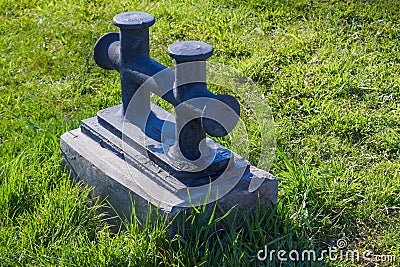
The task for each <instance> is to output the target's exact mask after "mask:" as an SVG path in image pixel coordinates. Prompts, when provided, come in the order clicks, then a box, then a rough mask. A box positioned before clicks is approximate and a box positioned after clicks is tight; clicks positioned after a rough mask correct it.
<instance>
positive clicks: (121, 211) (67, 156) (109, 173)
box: [61, 120, 278, 232]
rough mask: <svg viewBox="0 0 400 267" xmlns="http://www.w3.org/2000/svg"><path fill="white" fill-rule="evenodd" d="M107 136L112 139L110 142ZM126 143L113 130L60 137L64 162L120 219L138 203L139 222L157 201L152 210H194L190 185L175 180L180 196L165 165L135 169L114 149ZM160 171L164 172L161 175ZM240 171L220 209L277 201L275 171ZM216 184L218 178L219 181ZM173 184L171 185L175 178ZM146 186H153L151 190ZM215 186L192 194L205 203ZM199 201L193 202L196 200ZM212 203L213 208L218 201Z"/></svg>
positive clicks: (170, 212) (170, 213)
mask: <svg viewBox="0 0 400 267" xmlns="http://www.w3.org/2000/svg"><path fill="white" fill-rule="evenodd" d="M92 123H93V124H94V125H95V126H93V127H96V129H97V130H98V131H99V132H102V131H104V133H106V131H105V129H104V128H103V127H102V126H101V125H99V124H98V123H96V120H92ZM104 140H107V142H105V141H104ZM122 142H123V141H122V140H121V139H119V138H118V137H116V136H115V135H113V134H109V135H108V136H107V137H105V138H104V139H101V140H100V139H99V140H98V141H95V140H94V139H93V138H91V137H89V136H88V135H86V134H83V133H82V132H81V129H75V130H72V131H69V132H67V133H65V134H63V135H62V136H61V149H62V153H63V156H64V160H65V163H66V165H67V167H68V168H69V169H70V170H71V173H72V175H73V176H74V177H75V179H77V180H78V181H83V182H84V184H87V185H88V186H90V187H92V188H93V195H94V196H96V197H100V199H102V200H104V199H106V200H107V202H108V203H109V204H110V205H112V207H113V209H112V210H109V213H110V214H111V215H114V211H116V212H117V213H118V215H119V216H120V217H121V218H129V217H130V216H131V213H132V206H133V205H134V206H135V212H136V215H137V217H138V219H139V220H143V219H144V218H145V217H146V216H147V213H148V210H149V205H152V206H153V209H154V208H159V210H160V212H161V213H164V214H166V215H167V216H168V218H173V217H174V216H175V215H176V214H177V213H178V212H180V211H182V210H188V209H190V206H188V205H187V203H188V199H189V198H190V197H189V196H188V195H187V188H186V187H185V186H184V185H182V184H180V182H179V180H177V179H176V180H175V183H176V184H177V185H179V186H181V187H182V188H180V190H179V194H177V193H176V192H174V191H173V190H171V189H170V188H168V186H166V185H165V183H166V181H165V180H163V179H164V178H165V177H167V179H170V180H171V179H172V180H174V179H175V178H173V177H171V176H168V175H166V174H165V172H164V171H163V170H162V169H159V170H158V171H157V172H149V171H143V169H142V170H141V169H140V168H135V167H134V166H133V165H131V164H129V162H127V161H126V160H125V159H122V158H121V157H120V156H118V155H117V153H116V151H115V150H114V151H113V150H110V149H109V147H110V146H122V145H123V144H122ZM118 143H119V144H118ZM139 155H140V153H137V154H136V155H133V156H134V157H135V156H136V157H138V156H139ZM125 156H127V155H125ZM131 156H132V155H131ZM236 161H237V162H236V163H237V164H241V161H243V159H241V158H240V157H239V158H237V159H236ZM238 162H239V163H238ZM148 163H149V161H148ZM153 167H154V166H153ZM155 173H158V174H161V175H158V176H157V175H155ZM235 173H236V172H235V171H232V177H231V178H232V179H228V180H227V181H228V183H229V180H233V181H237V183H236V184H233V188H232V189H231V190H230V191H229V192H227V193H226V194H225V195H223V196H222V197H221V198H220V199H218V200H217V203H218V204H217V205H218V207H219V209H220V210H221V212H224V211H225V212H226V211H228V210H229V209H231V208H232V207H235V209H243V210H245V211H251V210H252V208H253V207H254V206H255V205H256V204H257V201H261V203H263V204H265V205H266V206H269V205H271V204H275V203H276V202H277V192H278V181H277V179H276V178H275V177H274V176H272V175H271V174H270V173H268V172H265V171H263V170H260V169H258V168H256V167H254V166H250V167H249V168H248V170H247V171H245V172H244V173H242V172H239V174H242V175H241V177H240V179H236V178H235V177H233V176H234V175H235ZM260 178H262V179H264V180H263V182H262V184H261V185H260V186H259V187H258V188H257V190H255V191H253V192H251V190H249V186H250V182H251V180H252V179H260ZM139 181H140V182H143V183H145V185H144V184H138V182H139ZM214 182H215V181H214ZM216 182H218V179H217V180H216ZM168 183H169V184H170V183H171V181H169V182H168ZM226 183H227V182H226V181H222V184H220V185H218V183H215V184H213V186H214V188H215V190H217V191H218V188H222V189H223V188H224V187H227V186H229V187H231V186H232V185H227V184H226ZM146 189H148V190H147V191H146ZM149 190H150V191H149ZM215 190H214V191H212V190H211V192H210V191H209V190H208V191H204V190H203V191H201V192H200V194H203V195H196V196H193V197H195V198H196V200H199V201H197V203H202V201H203V200H204V201H205V200H206V199H209V198H213V197H214V198H216V194H218V192H217V191H215ZM221 191H222V190H221ZM197 194H199V193H197ZM213 194H214V195H213ZM160 196H162V197H160ZM160 199H161V201H160ZM163 200H164V201H163ZM165 200H167V201H165ZM196 200H194V201H193V203H196ZM182 205H183V206H182ZM208 205H210V206H213V205H214V203H209V204H208ZM177 223H178V222H177ZM175 228H176V225H173V226H172V232H174V229H175Z"/></svg>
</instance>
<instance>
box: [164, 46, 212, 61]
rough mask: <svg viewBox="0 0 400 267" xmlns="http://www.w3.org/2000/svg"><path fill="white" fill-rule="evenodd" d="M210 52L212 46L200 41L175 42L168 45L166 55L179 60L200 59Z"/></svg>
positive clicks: (206, 56) (209, 54) (207, 55)
mask: <svg viewBox="0 0 400 267" xmlns="http://www.w3.org/2000/svg"><path fill="white" fill-rule="evenodd" d="M212 54H213V48H212V46H211V45H209V44H206V43H204V42H200V41H182V42H176V43H173V44H172V45H170V46H169V47H168V55H170V56H171V57H172V58H173V59H175V60H176V61H179V62H188V61H202V60H206V59H207V58H209V57H210V56H211V55H212Z"/></svg>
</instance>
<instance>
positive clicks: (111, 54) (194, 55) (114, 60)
mask: <svg viewBox="0 0 400 267" xmlns="http://www.w3.org/2000/svg"><path fill="white" fill-rule="evenodd" d="M113 22H114V24H115V25H116V26H118V27H119V28H120V33H116V32H112V33H108V34H105V35H104V36H102V37H101V38H100V39H99V40H98V42H97V43H96V45H95V48H94V58H95V61H96V63H97V64H98V65H99V66H100V67H102V68H103V69H107V70H117V71H118V72H119V73H120V77H121V89H122V107H123V114H122V115H124V116H125V117H126V118H127V119H129V121H131V122H132V123H134V124H136V125H137V126H139V127H140V128H141V129H142V130H143V131H144V132H145V133H146V135H147V136H148V137H150V138H154V139H156V140H158V141H161V137H160V135H161V134H162V133H161V131H162V129H163V127H161V129H156V130H154V129H152V128H154V127H156V128H159V127H157V126H154V125H160V124H158V123H154V122H152V120H153V121H156V120H157V116H156V115H155V114H154V113H153V112H152V111H151V104H150V93H154V94H156V95H158V96H159V97H161V98H163V99H164V100H166V101H168V102H169V103H170V104H172V105H173V106H174V108H175V114H176V118H175V143H174V145H173V146H171V147H170V148H169V150H168V152H167V153H168V156H169V158H170V160H171V159H172V160H174V159H176V160H179V161H182V160H187V161H191V162H201V161H202V157H204V158H207V157H208V155H215V153H212V151H211V150H212V148H211V147H210V146H208V145H207V142H206V135H207V134H208V135H210V136H215V137H220V136H225V135H227V134H228V133H229V132H231V131H232V130H233V128H234V127H235V125H236V124H237V122H238V119H239V114H240V105H239V103H238V101H237V100H236V99H235V98H234V97H232V96H230V95H228V94H218V95H215V94H213V93H212V92H210V91H209V90H208V89H207V85H206V59H207V58H209V57H210V56H211V55H212V54H213V48H212V47H211V46H210V45H208V44H206V43H204V42H200V41H182V42H177V43H174V44H172V45H170V46H169V47H168V51H167V52H168V54H169V55H170V56H171V57H172V58H173V59H174V61H175V71H172V70H170V69H168V68H167V67H165V66H164V65H162V64H161V63H159V62H157V61H155V60H154V59H152V58H151V57H150V55H149V52H150V47H149V27H150V26H152V25H153V24H154V22H155V19H154V17H153V16H152V15H150V14H147V13H143V12H127V13H121V14H118V15H116V16H115V17H114V19H113ZM146 83H147V84H148V86H143V85H144V84H146ZM147 114H149V115H147ZM152 126H153V127H152ZM157 133H158V134H157ZM208 162H209V160H208ZM211 164H212V162H211ZM221 166H223V165H221ZM225 167H226V166H225ZM214 171H215V169H214Z"/></svg>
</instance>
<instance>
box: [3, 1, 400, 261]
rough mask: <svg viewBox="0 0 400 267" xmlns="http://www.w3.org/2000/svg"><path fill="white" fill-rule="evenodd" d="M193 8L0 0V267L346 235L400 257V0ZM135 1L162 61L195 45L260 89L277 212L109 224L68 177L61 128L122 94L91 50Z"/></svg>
mask: <svg viewBox="0 0 400 267" xmlns="http://www.w3.org/2000/svg"><path fill="white" fill-rule="evenodd" d="M192 2H193V3H190V2H189V1H184V2H179V3H178V2H177V1H165V2H148V1H143V2H139V1H123V0H121V1H102V0H98V1H68V0H65V1H40V0H38V1H23V0H20V1H7V0H0V18H1V20H0V32H1V38H0V51H1V57H0V70H1V75H0V155H1V157H0V166H1V167H0V177H1V179H0V265H1V266H41V265H54V266H61V265H68V266H70V265H71V266H129V265H130V266H138V265H142V266H148V265H158V264H161V265H168V266H174V265H175V266H194V265H197V266H220V265H225V266H246V265H251V266H259V265H267V266H268V265H269V266H278V265H279V261H278V260H277V259H276V258H275V262H272V263H271V262H266V261H265V262H261V261H258V260H257V257H256V255H257V252H258V251H259V250H260V249H262V248H263V247H264V245H266V244H268V248H269V249H276V250H278V249H285V250H290V249H296V250H303V249H311V248H315V249H319V250H322V249H325V248H327V247H328V246H332V245H335V241H336V240H337V239H339V238H341V237H343V236H344V237H345V238H346V239H347V240H348V243H349V247H348V248H349V249H358V250H359V251H360V252H363V251H365V250H367V249H369V250H372V251H373V252H374V253H375V254H393V255H396V256H397V262H396V263H395V264H394V265H393V266H398V265H400V245H399V243H400V231H399V230H398V228H399V227H398V226H399V223H400V215H399V209H400V173H399V171H400V162H399V157H400V75H399V74H400V44H399V40H400V13H399V10H400V2H398V1H389V0H388V1H373V0H371V1H353V3H352V4H350V3H345V2H346V1H343V2H340V1H312V3H311V1H299V0H297V1H284V0H281V1H256V0H252V1H239V0H231V1H228V0H225V1H220V3H218V4H217V3H213V2H211V1H200V2H195V1H192ZM133 10H137V11H139V10H140V11H145V12H148V13H151V14H153V15H154V16H155V17H156V18H157V22H156V24H155V25H154V26H153V27H152V28H151V55H152V57H153V58H154V59H156V60H158V61H160V62H161V63H163V64H165V65H168V66H171V65H172V60H171V58H169V56H168V55H167V54H166V48H167V47H168V45H170V44H171V43H173V42H175V41H179V40H202V41H205V42H207V43H209V44H211V45H212V46H213V47H214V49H215V55H214V56H213V57H212V58H211V61H214V62H220V63H223V64H226V65H229V66H231V67H233V68H235V69H237V70H238V71H240V72H241V73H243V74H244V75H247V76H248V77H250V78H251V79H252V80H253V81H255V82H256V83H257V85H258V86H259V87H260V88H261V89H262V91H263V93H264V94H265V96H266V101H267V103H268V104H269V106H270V107H271V109H272V113H273V116H274V119H275V122H276V134H277V150H278V153H277V157H276V160H275V162H274V164H273V166H272V169H271V172H272V173H273V174H274V175H276V176H277V177H278V179H279V180H280V187H279V203H278V205H277V206H276V207H274V208H272V209H268V210H259V211H258V212H257V213H256V214H255V215H252V216H250V217H247V221H246V222H245V223H244V224H242V225H234V224H231V225H230V227H228V228H227V229H225V230H222V229H220V228H218V227H217V226H216V224H215V220H214V221H212V222H210V223H201V220H199V222H200V223H199V222H196V221H195V222H193V227H192V229H190V230H189V231H187V232H182V233H180V235H177V236H175V237H174V238H172V239H171V238H168V235H167V230H166V224H165V222H163V221H162V220H160V221H159V222H158V223H156V224H155V225H152V224H150V223H149V222H147V223H145V224H143V225H140V224H139V223H137V222H135V221H134V220H133V221H132V222H131V223H127V231H124V232H121V233H118V234H112V233H111V232H110V231H109V229H108V227H107V224H106V223H105V222H104V218H105V217H104V216H103V215H102V214H99V213H98V212H96V211H97V210H98V208H99V207H101V205H103V204H101V203H96V202H93V201H92V200H88V198H87V196H88V194H89V191H88V189H87V188H85V187H83V186H81V185H76V184H74V183H73V182H71V181H70V178H69V176H68V174H67V172H66V171H65V170H64V169H63V168H62V166H61V155H60V146H59V136H60V135H61V134H62V133H64V132H65V131H67V130H71V129H74V128H77V127H78V126H79V122H80V120H81V119H84V118H88V117H91V116H94V115H95V114H96V112H97V111H98V110H100V109H103V108H106V107H110V106H112V105H116V104H119V103H120V89H119V77H118V74H117V73H116V72H108V71H104V70H101V69H100V68H99V67H97V66H96V64H95V63H94V60H93V59H92V57H91V55H90V53H91V51H92V49H93V46H94V44H95V42H96V40H97V39H98V38H99V37H100V36H101V35H102V34H104V33H106V32H108V31H117V28H116V27H114V26H113V25H112V23H111V20H112V17H113V16H114V15H115V14H117V13H120V12H124V11H133ZM252 141H253V142H255V143H257V140H256V138H255V137H253V140H252ZM153 212H155V211H153ZM191 216H192V217H190V218H193V216H194V217H200V219H201V216H202V213H201V212H200V213H199V214H192V215H191ZM368 264H370V263H367V262H358V263H351V262H347V263H345V262H339V261H335V262H332V263H330V262H328V261H322V262H314V263H310V262H297V263H293V262H286V263H282V266H294V265H295V266H318V265H319V266H328V265H332V266H339V265H342V266H360V265H365V266H369V265H368ZM380 264H381V265H384V264H383V263H380Z"/></svg>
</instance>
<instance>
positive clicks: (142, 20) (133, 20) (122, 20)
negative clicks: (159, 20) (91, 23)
mask: <svg viewBox="0 0 400 267" xmlns="http://www.w3.org/2000/svg"><path fill="white" fill-rule="evenodd" d="M155 21H156V20H155V18H154V17H153V16H152V15H150V14H148V13H145V12H124V13H120V14H118V15H116V16H115V17H114V18H113V23H114V25H116V26H118V27H120V28H121V29H128V30H129V29H132V30H134V29H145V28H148V27H150V26H151V25H153V24H154V22H155Z"/></svg>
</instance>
